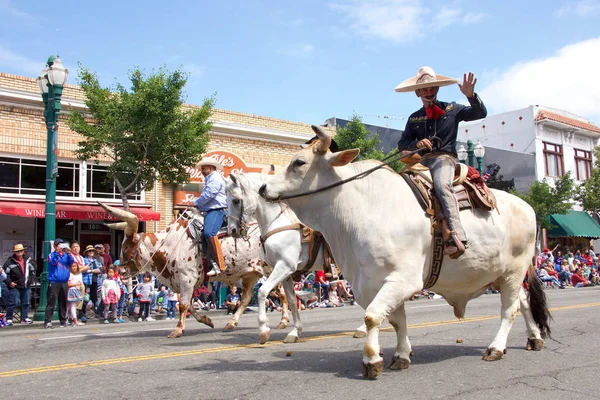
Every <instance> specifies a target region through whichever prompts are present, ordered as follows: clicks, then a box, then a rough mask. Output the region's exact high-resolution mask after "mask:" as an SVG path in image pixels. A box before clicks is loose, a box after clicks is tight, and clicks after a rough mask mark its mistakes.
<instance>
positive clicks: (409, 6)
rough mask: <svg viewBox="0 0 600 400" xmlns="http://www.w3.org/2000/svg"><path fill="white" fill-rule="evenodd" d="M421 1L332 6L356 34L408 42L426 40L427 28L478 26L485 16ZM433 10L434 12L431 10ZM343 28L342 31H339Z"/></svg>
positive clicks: (353, 1) (365, 0)
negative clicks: (471, 24)
mask: <svg viewBox="0 0 600 400" xmlns="http://www.w3.org/2000/svg"><path fill="white" fill-rule="evenodd" d="M426 4H428V5H430V6H431V7H432V9H430V8H428V7H427V6H426V5H424V4H423V2H422V1H421V0H350V1H349V2H346V3H331V4H329V7H330V8H332V9H333V10H336V11H338V12H340V13H341V14H343V15H344V17H345V20H344V22H348V26H349V30H350V31H352V32H354V33H355V34H358V35H361V36H366V37H374V38H380V39H385V40H390V41H394V42H398V43H407V42H411V41H413V40H417V39H420V38H421V37H423V36H424V35H423V33H424V32H425V31H426V29H428V28H429V29H436V30H441V29H444V28H447V27H448V26H450V25H453V24H457V23H475V22H479V21H481V20H482V19H483V17H484V14H482V13H474V12H469V13H467V14H465V16H464V17H461V16H462V15H463V11H462V9H461V8H460V7H452V6H450V7H439V9H440V11H438V12H435V10H436V9H437V8H438V7H436V6H435V5H431V3H429V2H428V3H426ZM432 10H433V11H432ZM339 29H341V28H339Z"/></svg>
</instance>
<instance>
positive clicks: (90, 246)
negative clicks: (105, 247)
mask: <svg viewBox="0 0 600 400" xmlns="http://www.w3.org/2000/svg"><path fill="white" fill-rule="evenodd" d="M88 251H96V249H95V248H94V246H92V245H91V244H90V245H88V246H87V247H86V248H85V251H84V253H87V252H88Z"/></svg>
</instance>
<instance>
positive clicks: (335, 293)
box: [329, 282, 344, 307]
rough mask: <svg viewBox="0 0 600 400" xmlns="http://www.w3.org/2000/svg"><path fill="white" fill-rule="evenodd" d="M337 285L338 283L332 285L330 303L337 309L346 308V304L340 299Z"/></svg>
mask: <svg viewBox="0 0 600 400" xmlns="http://www.w3.org/2000/svg"><path fill="white" fill-rule="evenodd" d="M337 285H338V282H332V283H331V291H330V292H329V302H330V303H331V304H333V305H334V306H336V307H344V302H343V301H342V300H340V298H339V297H338V291H337Z"/></svg>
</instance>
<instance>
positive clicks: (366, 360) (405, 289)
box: [362, 273, 420, 379]
mask: <svg viewBox="0 0 600 400" xmlns="http://www.w3.org/2000/svg"><path fill="white" fill-rule="evenodd" d="M419 285H420V283H419V284H414V283H412V282H407V281H405V280H404V279H403V277H402V276H400V275H399V274H398V273H393V274H390V275H389V276H388V277H387V279H386V281H385V283H384V284H383V286H382V287H381V289H379V292H377V295H376V296H375V298H374V299H373V301H372V302H371V304H369V306H368V307H367V310H366V312H365V324H366V325H367V342H366V343H365V345H364V347H363V371H362V372H363V377H365V378H367V379H376V378H377V376H378V375H379V374H380V373H381V371H382V370H383V357H381V355H380V351H381V348H380V346H379V329H380V328H381V323H382V322H383V320H384V319H385V318H386V317H387V316H388V315H389V314H390V313H391V312H392V311H394V310H396V309H398V307H400V306H401V305H402V303H403V302H404V300H405V299H407V298H408V297H410V296H411V295H412V294H413V293H415V292H416V291H417V290H418V289H419ZM402 314H403V312H401V314H399V315H402Z"/></svg>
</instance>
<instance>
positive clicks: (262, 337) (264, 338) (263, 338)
mask: <svg viewBox="0 0 600 400" xmlns="http://www.w3.org/2000/svg"><path fill="white" fill-rule="evenodd" d="M270 337H271V330H270V329H268V328H267V330H265V331H262V332H261V333H260V334H259V335H258V343H260V344H265V343H267V342H268V341H269V338H270Z"/></svg>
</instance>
